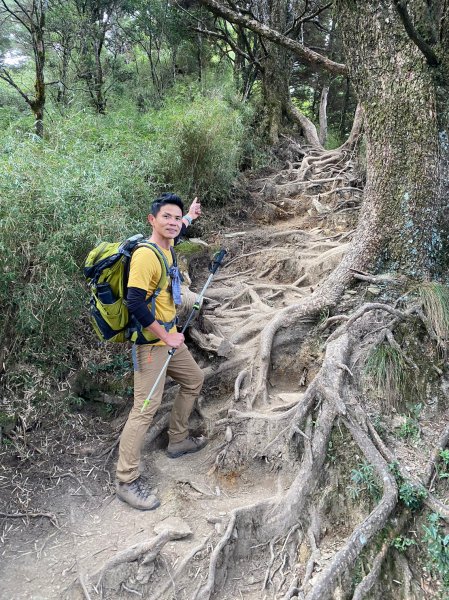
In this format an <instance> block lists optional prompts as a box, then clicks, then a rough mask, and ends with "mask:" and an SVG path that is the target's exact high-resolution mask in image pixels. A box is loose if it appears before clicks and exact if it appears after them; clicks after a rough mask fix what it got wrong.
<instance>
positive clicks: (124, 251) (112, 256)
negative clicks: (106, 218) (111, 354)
mask: <svg viewBox="0 0 449 600" xmlns="http://www.w3.org/2000/svg"><path fill="white" fill-rule="evenodd" d="M142 247H145V248H150V249H151V250H153V252H154V253H155V255H156V256H157V257H158V259H159V262H160V263H161V278H160V280H159V283H158V284H157V288H156V290H155V291H154V292H153V294H152V296H151V297H150V298H149V299H148V300H147V301H146V302H147V304H148V305H149V306H150V304H151V311H152V312H153V314H154V311H155V299H156V298H157V296H158V295H159V293H160V292H161V291H162V289H164V288H165V286H166V283H167V279H168V277H169V266H168V264H167V260H166V258H165V256H164V255H163V254H162V252H161V251H160V250H159V248H158V247H157V246H156V244H153V243H151V242H148V241H147V240H146V239H145V238H144V237H143V235H142V234H140V233H138V234H137V235H134V236H132V237H130V238H128V239H127V240H125V241H124V242H102V243H101V244H99V245H98V246H96V247H95V248H94V249H93V250H91V251H90V252H89V254H88V256H87V258H86V261H85V263H84V276H85V278H86V279H87V281H88V284H89V288H90V303H89V306H90V317H91V322H92V325H93V328H94V330H95V332H96V334H97V335H98V337H99V338H100V340H102V341H108V342H126V341H128V340H130V341H136V339H138V338H141V336H142V333H141V326H140V325H139V323H137V321H136V320H135V319H134V318H133V317H131V316H130V314H129V311H128V308H127V306H126V293H127V289H128V286H127V283H128V275H129V265H130V262H131V255H132V253H133V251H134V250H136V249H137V248H142ZM171 253H172V259H173V265H174V266H176V256H175V252H174V250H173V248H171ZM161 324H162V325H164V326H165V327H166V328H167V327H172V326H173V325H174V324H175V323H174V322H173V323H161ZM142 341H146V342H149V343H151V342H152V341H157V338H156V336H152V335H151V334H149V333H148V332H147V331H145V336H144V340H142Z"/></svg>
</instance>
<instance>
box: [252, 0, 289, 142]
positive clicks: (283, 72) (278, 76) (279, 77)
mask: <svg viewBox="0 0 449 600" xmlns="http://www.w3.org/2000/svg"><path fill="white" fill-rule="evenodd" d="M258 10H259V15H258V16H259V18H260V20H261V21H262V23H265V24H266V25H268V26H269V27H271V28H272V29H276V30H277V31H286V30H287V29H288V27H289V26H290V25H291V20H292V12H291V6H290V4H289V2H288V1H287V0H272V1H271V2H267V0H264V1H263V2H261V3H260V4H259V9H258ZM264 46H265V49H266V51H267V56H266V59H265V60H264V61H263V62H262V65H263V72H262V97H263V104H264V111H265V128H266V132H267V135H268V139H269V141H270V143H271V144H276V143H277V142H278V140H279V132H280V129H281V125H282V122H283V120H285V119H286V118H287V119H288V113H287V106H288V103H289V101H290V90H289V82H290V75H291V71H292V66H293V59H292V55H291V53H290V52H288V51H287V50H286V49H285V48H283V47H282V46H279V45H278V44H273V43H272V42H265V43H264Z"/></svg>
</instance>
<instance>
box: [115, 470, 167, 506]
mask: <svg viewBox="0 0 449 600" xmlns="http://www.w3.org/2000/svg"><path fill="white" fill-rule="evenodd" d="M115 491H116V495H117V498H120V500H123V502H127V503H128V504H129V505H130V506H132V507H133V508H137V509H138V510H153V509H155V508H157V507H158V506H159V505H160V502H159V500H158V499H157V497H156V496H155V495H154V494H152V493H151V490H150V488H149V486H148V485H147V484H146V483H145V481H144V479H143V478H142V477H138V478H137V479H135V480H134V481H131V483H123V482H122V481H117V482H116V483H115Z"/></svg>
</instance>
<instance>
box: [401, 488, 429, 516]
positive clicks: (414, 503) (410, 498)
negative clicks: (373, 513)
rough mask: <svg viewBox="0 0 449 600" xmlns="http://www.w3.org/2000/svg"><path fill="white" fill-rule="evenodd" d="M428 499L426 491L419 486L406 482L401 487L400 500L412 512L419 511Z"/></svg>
mask: <svg viewBox="0 0 449 600" xmlns="http://www.w3.org/2000/svg"><path fill="white" fill-rule="evenodd" d="M426 498H427V492H426V490H425V489H424V488H423V487H422V486H419V485H413V484H412V483H408V482H404V483H402V485H400V486H399V499H400V500H402V502H403V503H404V504H405V506H406V507H407V508H409V509H410V510H412V511H413V510H419V509H420V508H421V506H422V504H423V502H424V500H425V499H426Z"/></svg>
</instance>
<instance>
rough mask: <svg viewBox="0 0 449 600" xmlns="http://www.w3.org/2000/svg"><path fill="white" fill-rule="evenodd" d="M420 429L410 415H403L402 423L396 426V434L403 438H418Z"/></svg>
mask: <svg viewBox="0 0 449 600" xmlns="http://www.w3.org/2000/svg"><path fill="white" fill-rule="evenodd" d="M419 434H420V429H419V424H418V422H417V421H416V420H415V419H413V418H412V417H405V421H404V423H402V425H401V426H400V427H399V428H398V435H399V437H400V438H402V439H404V440H411V439H414V440H416V439H419Z"/></svg>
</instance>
